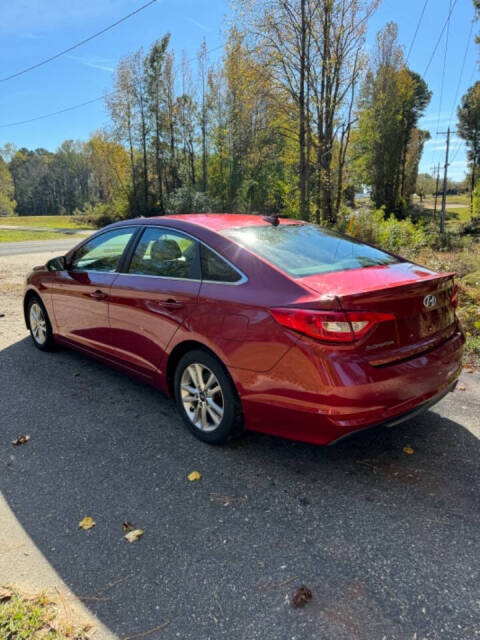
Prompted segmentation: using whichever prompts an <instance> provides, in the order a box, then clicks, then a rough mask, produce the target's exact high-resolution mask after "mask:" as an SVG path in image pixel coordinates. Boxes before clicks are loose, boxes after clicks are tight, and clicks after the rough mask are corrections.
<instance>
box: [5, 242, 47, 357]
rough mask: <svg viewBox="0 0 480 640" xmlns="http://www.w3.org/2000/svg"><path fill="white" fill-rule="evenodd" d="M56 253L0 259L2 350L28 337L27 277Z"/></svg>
mask: <svg viewBox="0 0 480 640" xmlns="http://www.w3.org/2000/svg"><path fill="white" fill-rule="evenodd" d="M55 255H56V254H55V253H36V254H32V255H20V256H4V257H0V314H3V316H1V317H0V349H4V348H5V347H7V346H8V345H10V344H11V343H12V342H16V341H18V340H21V339H22V338H23V337H25V336H26V335H27V329H26V327H25V323H24V321H23V308H22V299H23V289H24V286H25V276H26V275H27V273H28V272H29V271H30V269H32V267H34V266H36V265H39V264H45V263H46V262H47V260H50V258H53V257H54V256H55Z"/></svg>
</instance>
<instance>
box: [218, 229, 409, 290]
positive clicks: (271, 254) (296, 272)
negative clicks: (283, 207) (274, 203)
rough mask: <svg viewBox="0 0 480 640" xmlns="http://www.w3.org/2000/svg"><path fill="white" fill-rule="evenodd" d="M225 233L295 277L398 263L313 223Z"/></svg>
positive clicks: (391, 257)
mask: <svg viewBox="0 0 480 640" xmlns="http://www.w3.org/2000/svg"><path fill="white" fill-rule="evenodd" d="M224 234H225V235H226V236H228V237H229V238H231V239H232V240H235V241H236V242H238V244H240V245H242V246H243V247H245V248H247V249H250V251H252V252H253V253H256V254H257V255H258V256H260V257H262V258H264V259H265V260H267V262H270V263H271V264H273V265H275V266H276V267H278V268H279V269H281V270H282V271H285V272H286V273H288V274H289V275H290V276H292V277H294V278H302V277H305V276H312V275H317V274H320V273H328V272H331V271H347V270H349V269H362V268H364V267H372V266H379V265H387V264H393V263H395V262H399V259H398V258H395V257H394V256H391V255H389V254H388V253H384V252H383V251H380V250H379V249H375V248H374V247H369V246H368V245H365V244H363V243H362V242H359V241H358V240H355V239H354V238H347V237H345V236H342V235H340V234H338V233H335V232H334V231H330V230H329V229H323V228H322V227H318V226H316V225H313V224H280V225H279V226H277V227H273V226H270V225H268V226H267V225H265V226H261V227H260V226H259V227H244V228H242V229H237V228H235V229H228V231H225V232H224Z"/></svg>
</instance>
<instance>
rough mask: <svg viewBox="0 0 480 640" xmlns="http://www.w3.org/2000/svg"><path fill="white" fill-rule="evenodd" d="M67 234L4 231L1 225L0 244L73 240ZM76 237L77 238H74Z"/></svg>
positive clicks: (18, 230) (17, 230)
mask: <svg viewBox="0 0 480 640" xmlns="http://www.w3.org/2000/svg"><path fill="white" fill-rule="evenodd" d="M71 237H72V236H71V235H68V234H66V233H56V232H55V231H21V230H20V229H2V228H1V225H0V242H28V241H30V240H61V239H62V238H71ZM73 237H76V236H73Z"/></svg>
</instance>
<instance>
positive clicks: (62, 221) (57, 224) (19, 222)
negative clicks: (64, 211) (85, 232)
mask: <svg viewBox="0 0 480 640" xmlns="http://www.w3.org/2000/svg"><path fill="white" fill-rule="evenodd" d="M5 225H14V226H16V227H42V228H44V229H86V228H91V229H93V227H86V226H85V225H84V224H81V225H79V224H78V223H77V221H76V219H75V218H74V217H73V216H2V217H0V227H1V226H5Z"/></svg>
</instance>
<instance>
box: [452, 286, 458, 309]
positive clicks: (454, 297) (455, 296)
mask: <svg viewBox="0 0 480 640" xmlns="http://www.w3.org/2000/svg"><path fill="white" fill-rule="evenodd" d="M450 304H451V305H452V307H453V308H454V309H456V308H457V307H458V284H456V285H455V286H454V287H453V289H452V293H451V294H450Z"/></svg>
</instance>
